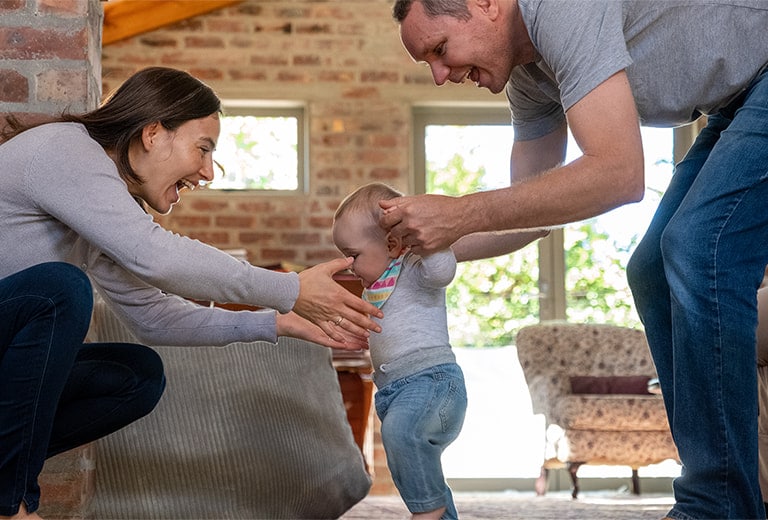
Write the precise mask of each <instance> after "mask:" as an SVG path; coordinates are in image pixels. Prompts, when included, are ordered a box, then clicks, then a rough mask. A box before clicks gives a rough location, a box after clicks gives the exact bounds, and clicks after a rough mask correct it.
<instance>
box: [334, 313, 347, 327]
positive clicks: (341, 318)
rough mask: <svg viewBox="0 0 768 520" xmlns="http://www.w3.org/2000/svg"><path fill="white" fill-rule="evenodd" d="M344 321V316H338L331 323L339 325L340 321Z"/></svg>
mask: <svg viewBox="0 0 768 520" xmlns="http://www.w3.org/2000/svg"><path fill="white" fill-rule="evenodd" d="M342 321H344V316H339V319H338V320H336V321H334V322H333V323H334V324H335V325H336V326H337V327H338V326H339V325H341V322H342Z"/></svg>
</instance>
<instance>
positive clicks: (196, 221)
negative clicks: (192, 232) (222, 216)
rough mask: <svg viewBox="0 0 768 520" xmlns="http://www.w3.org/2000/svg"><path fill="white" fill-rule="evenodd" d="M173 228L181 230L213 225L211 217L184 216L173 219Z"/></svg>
mask: <svg viewBox="0 0 768 520" xmlns="http://www.w3.org/2000/svg"><path fill="white" fill-rule="evenodd" d="M171 221H172V222H173V224H172V225H173V226H177V227H181V228H201V227H207V226H210V225H211V217H209V216H206V215H182V216H178V217H171Z"/></svg>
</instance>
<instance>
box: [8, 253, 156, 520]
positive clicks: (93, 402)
mask: <svg viewBox="0 0 768 520" xmlns="http://www.w3.org/2000/svg"><path fill="white" fill-rule="evenodd" d="M92 309H93V292H92V289H91V284H90V282H89V280H88V278H87V277H86V275H85V274H84V273H83V272H82V271H81V270H80V269H78V268H77V267H74V266H72V265H69V264H65V263H45V264H40V265H37V266H34V267H30V268H28V269H25V270H23V271H20V272H18V273H15V274H13V275H11V276H8V277H7V278H4V279H0V515H6V516H11V515H14V514H16V513H17V512H18V510H19V507H20V505H21V503H22V502H24V503H25V504H26V507H27V510H28V511H30V512H32V511H35V510H37V508H38V506H39V502H40V488H39V486H38V484H37V477H38V475H39V473H40V471H41V470H42V467H43V463H44V462H45V459H46V458H47V457H50V456H52V455H56V454H57V453H61V452H63V451H66V450H69V449H71V448H74V447H77V446H80V445H83V444H86V443H88V442H90V441H93V440H95V439H98V438H99V437H103V436H104V435H107V434H109V433H112V432H114V431H116V430H118V429H120V428H122V427H123V426H125V425H127V424H129V423H131V422H132V421H135V420H136V419H138V418H140V417H142V416H144V415H146V414H147V413H149V412H150V411H152V409H153V408H154V407H155V405H156V404H157V402H158V400H159V399H160V396H161V395H162V393H163V389H164V388H165V378H164V375H163V366H162V361H161V360H160V357H159V356H158V355H157V354H156V353H155V352H154V351H153V350H151V349H149V348H147V347H144V346H142V345H133V344H127V343H126V344H124V343H83V341H84V338H85V335H86V333H87V331H88V326H89V324H90V320H91V311H92Z"/></svg>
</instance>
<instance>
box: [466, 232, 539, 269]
mask: <svg viewBox="0 0 768 520" xmlns="http://www.w3.org/2000/svg"><path fill="white" fill-rule="evenodd" d="M548 234H549V230H541V231H515V230H510V231H487V232H483V233H472V234H470V235H465V236H463V237H461V238H459V239H458V240H457V241H456V242H454V244H453V245H452V246H451V249H453V254H454V255H455V256H456V261H457V262H467V261H471V260H481V259H484V258H493V257H495V256H501V255H506V254H509V253H512V252H514V251H517V250H518V249H521V248H523V247H525V246H527V245H528V244H530V243H531V242H533V241H534V240H537V239H539V238H542V237H545V236H547V235H548Z"/></svg>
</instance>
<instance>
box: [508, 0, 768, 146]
mask: <svg viewBox="0 0 768 520" xmlns="http://www.w3.org/2000/svg"><path fill="white" fill-rule="evenodd" d="M518 3H519V6H520V11H521V13H522V16H523V20H524V23H525V25H526V27H527V29H528V33H529V34H530V36H531V40H532V42H533V45H534V46H535V47H536V49H537V51H538V53H539V55H538V57H537V60H536V61H535V62H534V63H532V64H527V65H521V66H519V67H516V68H515V69H514V70H513V71H512V75H511V77H510V82H509V83H508V85H507V96H508V98H509V100H510V108H511V110H512V114H513V123H514V126H515V138H516V139H520V140H526V139H534V138H536V137H540V136H542V135H545V134H547V133H548V132H550V131H552V130H553V129H554V128H555V127H556V126H557V125H558V124H559V123H561V122H562V121H564V117H565V116H564V112H565V111H566V110H568V109H569V108H570V107H572V106H573V105H574V103H576V102H578V101H579V100H580V99H582V98H583V97H584V96H585V95H586V94H587V93H589V92H590V91H591V90H592V89H594V88H595V87H596V86H597V85H599V84H600V83H602V82H603V81H604V80H606V79H608V78H609V77H610V76H611V75H613V74H615V73H616V72H618V71H620V70H626V73H627V77H628V79H629V83H630V86H631V87H632V93H633V95H634V97H635V103H636V106H637V110H638V113H639V115H640V120H641V122H642V123H643V124H648V125H652V126H657V125H665V126H673V125H681V124H685V123H689V122H691V121H693V120H694V119H696V118H698V117H699V116H700V115H701V114H713V113H716V112H717V111H718V110H720V109H722V108H723V107H725V106H726V105H728V104H729V103H730V102H731V101H732V100H733V98H735V97H736V96H737V95H738V94H739V93H741V92H742V91H743V90H744V89H745V88H746V87H747V86H748V85H749V84H750V83H751V82H752V80H753V79H754V78H755V77H756V76H757V74H758V72H759V71H760V69H761V68H762V67H763V66H764V65H765V64H766V63H768V31H766V30H765V27H768V4H766V2H765V1H764V0H732V1H730V2H713V1H711V0H687V1H684V2H666V1H652V0H628V1H622V2H619V1H592V2H548V1H543V0H519V2H518ZM713 20H717V22H716V23H713ZM574 27H578V28H579V30H578V31H574V30H573V28H574ZM702 27H707V30H702V29H701V28H702Z"/></svg>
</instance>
